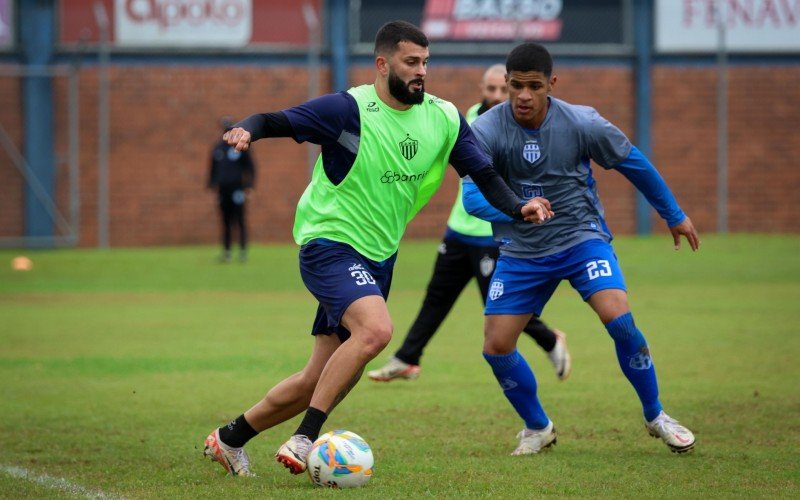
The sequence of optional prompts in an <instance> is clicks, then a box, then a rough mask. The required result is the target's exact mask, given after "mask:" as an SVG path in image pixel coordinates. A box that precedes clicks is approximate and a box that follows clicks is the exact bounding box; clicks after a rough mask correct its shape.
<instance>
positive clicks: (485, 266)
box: [480, 255, 494, 277]
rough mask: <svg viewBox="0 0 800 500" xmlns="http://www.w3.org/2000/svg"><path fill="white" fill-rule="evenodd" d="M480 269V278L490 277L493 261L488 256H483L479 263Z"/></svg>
mask: <svg viewBox="0 0 800 500" xmlns="http://www.w3.org/2000/svg"><path fill="white" fill-rule="evenodd" d="M480 268H481V275H482V276H484V277H487V276H491V275H492V271H494V259H493V258H491V257H489V256H488V255H484V256H483V258H482V259H481V262H480Z"/></svg>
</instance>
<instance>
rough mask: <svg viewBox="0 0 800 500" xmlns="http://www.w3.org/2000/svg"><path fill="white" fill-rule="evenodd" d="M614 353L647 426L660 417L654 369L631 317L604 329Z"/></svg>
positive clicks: (645, 344)
mask: <svg viewBox="0 0 800 500" xmlns="http://www.w3.org/2000/svg"><path fill="white" fill-rule="evenodd" d="M606 330H608V334H609V335H611V338H612V339H614V345H615V346H616V349H617V360H619V366H620V368H622V373H624V374H625V377H627V378H628V381H629V382H630V383H631V385H632V386H633V388H634V389H635V390H636V394H637V395H638V396H639V400H640V401H641V402H642V411H643V413H644V418H645V419H646V420H647V421H648V422H649V421H651V420H653V419H654V418H656V417H657V416H658V414H659V413H661V409H662V407H661V402H659V400H658V380H657V379H656V368H655V366H653V360H652V359H651V358H650V348H649V347H648V346H647V341H646V340H645V338H644V335H642V332H640V331H639V329H638V328H636V325H635V324H634V323H633V315H632V314H631V313H626V314H623V315H622V316H620V317H618V318H616V319H615V320H614V321H612V322H610V323H609V324H607V325H606Z"/></svg>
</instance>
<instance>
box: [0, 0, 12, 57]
mask: <svg viewBox="0 0 800 500" xmlns="http://www.w3.org/2000/svg"><path fill="white" fill-rule="evenodd" d="M13 6H14V2H12V0H0V49H2V48H6V47H10V46H12V45H13V44H14V30H13V28H14V12H13V10H12V8H13Z"/></svg>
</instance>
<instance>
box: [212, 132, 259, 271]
mask: <svg viewBox="0 0 800 500" xmlns="http://www.w3.org/2000/svg"><path fill="white" fill-rule="evenodd" d="M220 125H221V126H222V129H223V131H224V132H227V131H229V130H230V129H231V128H233V119H232V118H230V117H224V118H222V119H221V120H220ZM254 183H255V166H254V164H253V157H252V156H251V153H250V151H237V150H236V148H235V147H233V146H229V145H228V143H227V142H225V141H224V140H221V139H220V140H219V142H217V144H216V145H215V146H214V150H213V151H212V152H211V170H210V173H209V176H208V187H209V188H210V189H216V190H217V194H218V201H219V211H220V218H221V221H222V254H221V255H220V256H219V261H220V262H230V260H231V240H232V236H233V230H234V226H235V227H236V228H237V229H238V232H239V261H240V262H246V261H247V219H246V217H245V205H246V203H247V198H248V197H249V195H250V192H251V191H252V189H253V185H254Z"/></svg>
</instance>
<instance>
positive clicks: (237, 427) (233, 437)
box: [219, 414, 258, 448]
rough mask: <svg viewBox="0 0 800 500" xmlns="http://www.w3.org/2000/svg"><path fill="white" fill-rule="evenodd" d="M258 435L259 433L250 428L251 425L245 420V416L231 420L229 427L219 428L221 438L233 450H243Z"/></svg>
mask: <svg viewBox="0 0 800 500" xmlns="http://www.w3.org/2000/svg"><path fill="white" fill-rule="evenodd" d="M257 434H258V432H257V431H256V430H255V429H253V428H252V427H250V424H248V423H247V420H245V419H244V415H243V414H242V415H239V416H238V417H236V420H231V423H229V424H228V425H223V426H222V427H220V428H219V438H220V439H221V440H222V442H223V443H225V444H226V445H228V446H230V447H232V448H241V447H242V446H244V445H245V443H247V442H248V441H250V440H251V439H253V438H254V437H256V435H257Z"/></svg>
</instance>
